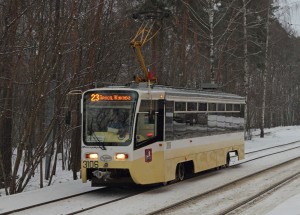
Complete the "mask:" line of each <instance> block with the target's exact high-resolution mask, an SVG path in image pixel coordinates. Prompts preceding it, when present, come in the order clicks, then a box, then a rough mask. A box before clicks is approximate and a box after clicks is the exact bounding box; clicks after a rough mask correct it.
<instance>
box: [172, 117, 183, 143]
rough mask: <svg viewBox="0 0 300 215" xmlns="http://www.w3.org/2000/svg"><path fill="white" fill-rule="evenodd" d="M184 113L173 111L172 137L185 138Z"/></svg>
mask: <svg viewBox="0 0 300 215" xmlns="http://www.w3.org/2000/svg"><path fill="white" fill-rule="evenodd" d="M185 116H186V114H185V113H174V118H173V129H174V139H182V138H186V117H185Z"/></svg>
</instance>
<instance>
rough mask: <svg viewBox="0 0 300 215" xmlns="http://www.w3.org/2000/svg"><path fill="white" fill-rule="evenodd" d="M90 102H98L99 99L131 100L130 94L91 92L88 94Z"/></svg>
mask: <svg viewBox="0 0 300 215" xmlns="http://www.w3.org/2000/svg"><path fill="white" fill-rule="evenodd" d="M90 100H91V102H99V101H131V96H130V95H119V94H114V95H103V94H100V93H93V94H91V96H90Z"/></svg>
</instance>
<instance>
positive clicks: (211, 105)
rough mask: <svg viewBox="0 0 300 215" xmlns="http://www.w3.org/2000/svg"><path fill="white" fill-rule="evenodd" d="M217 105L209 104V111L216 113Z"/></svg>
mask: <svg viewBox="0 0 300 215" xmlns="http://www.w3.org/2000/svg"><path fill="white" fill-rule="evenodd" d="M216 110H217V104H216V103H208V111H216Z"/></svg>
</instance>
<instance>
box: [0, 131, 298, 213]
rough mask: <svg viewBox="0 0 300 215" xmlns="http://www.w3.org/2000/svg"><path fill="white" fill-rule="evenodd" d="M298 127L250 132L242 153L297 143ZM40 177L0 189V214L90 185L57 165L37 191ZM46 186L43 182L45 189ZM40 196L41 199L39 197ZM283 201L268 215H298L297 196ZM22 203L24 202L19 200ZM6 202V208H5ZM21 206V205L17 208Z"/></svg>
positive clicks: (82, 189) (87, 187)
mask: <svg viewBox="0 0 300 215" xmlns="http://www.w3.org/2000/svg"><path fill="white" fill-rule="evenodd" d="M299 131H300V126H289V127H277V128H271V129H266V130H265V133H266V135H265V138H260V137H259V132H260V131H259V130H256V131H253V138H252V140H248V141H246V145H245V149H246V152H249V151H255V150H259V149H262V148H266V147H271V146H274V145H281V144H284V143H288V142H292V141H296V140H299V139H300V132H299ZM38 176H39V174H38V173H37V174H36V176H35V177H34V178H33V179H32V180H31V181H30V183H29V184H28V187H27V188H26V190H25V192H23V193H21V194H16V195H12V196H5V191H4V189H0V213H1V211H3V210H7V209H8V208H14V207H15V205H16V202H20V204H26V203H28V202H30V201H35V202H36V201H38V200H39V199H44V198H45V195H46V196H47V199H48V200H51V199H55V198H57V197H58V196H59V197H63V196H66V195H70V194H76V193H79V192H83V191H89V190H91V189H92V188H90V184H89V183H88V184H82V183H81V182H80V180H77V181H73V180H72V173H71V172H69V171H62V170H61V167H60V165H58V168H57V174H56V176H55V177H54V179H53V182H52V185H51V186H47V187H45V188H43V189H42V191H45V192H40V191H41V189H39V177H38ZM46 185H47V182H46V181H45V186H46ZM27 194H30V196H34V198H28V195H27ZM39 195H40V197H39ZM289 197H290V198H288V199H287V200H286V201H283V202H282V204H279V205H278V206H277V207H275V208H274V209H273V210H272V211H270V212H269V213H268V215H278V214H283V212H284V214H288V215H293V214H298V215H299V214H300V205H299V202H300V192H299V193H294V194H293V195H292V196H291V195H289ZM22 199H23V200H22ZM4 202H5V204H4ZM19 206H20V205H19Z"/></svg>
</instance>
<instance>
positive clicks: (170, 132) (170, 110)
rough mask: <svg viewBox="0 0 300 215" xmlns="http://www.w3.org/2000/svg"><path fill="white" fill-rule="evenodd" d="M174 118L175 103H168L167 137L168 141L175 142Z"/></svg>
mask: <svg viewBox="0 0 300 215" xmlns="http://www.w3.org/2000/svg"><path fill="white" fill-rule="evenodd" d="M173 116H174V102H173V101H166V123H165V136H166V140H167V141H170V140H174V128H173Z"/></svg>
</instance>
